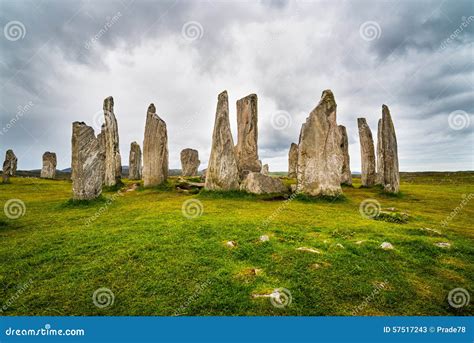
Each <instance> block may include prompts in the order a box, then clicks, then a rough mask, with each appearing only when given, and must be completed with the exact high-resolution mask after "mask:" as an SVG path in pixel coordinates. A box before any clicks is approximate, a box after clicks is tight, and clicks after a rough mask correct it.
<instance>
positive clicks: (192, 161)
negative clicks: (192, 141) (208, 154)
mask: <svg viewBox="0 0 474 343" xmlns="http://www.w3.org/2000/svg"><path fill="white" fill-rule="evenodd" d="M180 157H181V170H182V173H181V174H182V175H183V176H195V175H197V174H198V168H199V165H200V164H201V161H199V153H198V151H197V150H194V149H183V150H182V151H181V154H180Z"/></svg>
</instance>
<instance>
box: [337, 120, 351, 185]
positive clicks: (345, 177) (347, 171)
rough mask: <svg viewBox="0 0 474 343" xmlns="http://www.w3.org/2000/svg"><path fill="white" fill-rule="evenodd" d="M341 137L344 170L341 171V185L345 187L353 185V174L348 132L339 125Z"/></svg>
mask: <svg viewBox="0 0 474 343" xmlns="http://www.w3.org/2000/svg"><path fill="white" fill-rule="evenodd" d="M338 128H339V135H340V139H341V140H340V146H341V154H342V170H341V183H342V184H344V185H348V186H351V185H352V174H351V165H350V157H349V140H348V138H347V130H346V127H345V126H343V125H339V126H338Z"/></svg>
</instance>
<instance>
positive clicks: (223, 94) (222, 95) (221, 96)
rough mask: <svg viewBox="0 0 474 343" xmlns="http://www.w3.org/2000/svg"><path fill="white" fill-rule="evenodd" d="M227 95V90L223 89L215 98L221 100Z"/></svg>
mask: <svg viewBox="0 0 474 343" xmlns="http://www.w3.org/2000/svg"><path fill="white" fill-rule="evenodd" d="M227 97H228V95H227V91H226V90H225V91H223V92H221V93H220V94H219V96H218V97H217V99H219V100H221V99H222V98H226V99H227Z"/></svg>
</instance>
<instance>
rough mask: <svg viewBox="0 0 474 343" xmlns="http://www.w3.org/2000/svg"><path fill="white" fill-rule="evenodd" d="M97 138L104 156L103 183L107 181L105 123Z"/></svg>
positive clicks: (102, 166) (101, 153)
mask: <svg viewBox="0 0 474 343" xmlns="http://www.w3.org/2000/svg"><path fill="white" fill-rule="evenodd" d="M97 140H98V141H99V149H100V157H101V158H102V163H101V165H100V177H101V179H102V184H104V183H105V124H102V127H101V131H100V133H99V134H98V135H97Z"/></svg>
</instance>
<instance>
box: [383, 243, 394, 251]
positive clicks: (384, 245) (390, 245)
mask: <svg viewBox="0 0 474 343" xmlns="http://www.w3.org/2000/svg"><path fill="white" fill-rule="evenodd" d="M380 247H381V248H382V249H384V250H393V245H392V244H390V243H388V242H383V243H382V244H380Z"/></svg>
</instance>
